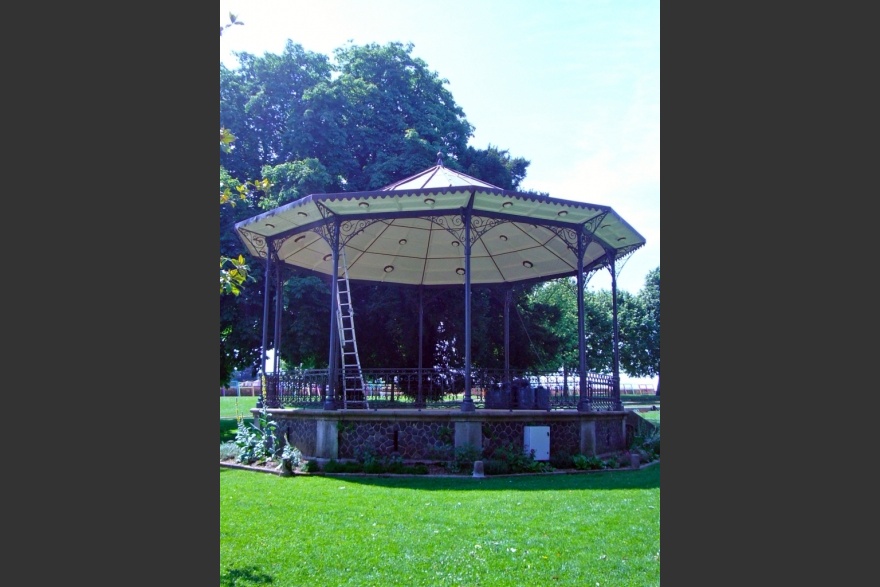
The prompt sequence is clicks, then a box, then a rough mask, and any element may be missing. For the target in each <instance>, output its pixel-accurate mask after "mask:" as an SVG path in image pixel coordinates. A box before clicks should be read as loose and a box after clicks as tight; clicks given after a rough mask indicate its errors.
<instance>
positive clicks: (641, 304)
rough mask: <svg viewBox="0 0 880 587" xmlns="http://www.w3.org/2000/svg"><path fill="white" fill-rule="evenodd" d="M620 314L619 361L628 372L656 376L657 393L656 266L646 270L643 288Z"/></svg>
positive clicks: (658, 286) (657, 324)
mask: <svg viewBox="0 0 880 587" xmlns="http://www.w3.org/2000/svg"><path fill="white" fill-rule="evenodd" d="M623 317H624V320H623V322H622V326H621V328H622V329H623V330H625V332H626V343H625V344H623V345H622V347H621V351H620V363H621V365H623V366H625V368H626V371H627V373H629V374H631V375H635V376H637V377H654V376H656V377H657V395H660V267H657V268H656V269H652V270H651V271H649V272H648V274H647V276H646V277H645V285H644V287H642V289H641V290H639V293H638V295H637V296H635V298H634V300H633V303H632V304H631V306H628V307H627V311H626V312H624V313H623Z"/></svg>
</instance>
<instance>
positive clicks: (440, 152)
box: [437, 151, 443, 167]
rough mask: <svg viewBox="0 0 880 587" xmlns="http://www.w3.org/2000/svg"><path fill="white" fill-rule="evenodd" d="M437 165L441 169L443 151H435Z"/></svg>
mask: <svg viewBox="0 0 880 587" xmlns="http://www.w3.org/2000/svg"><path fill="white" fill-rule="evenodd" d="M437 165H439V166H440V167H443V151H437Z"/></svg>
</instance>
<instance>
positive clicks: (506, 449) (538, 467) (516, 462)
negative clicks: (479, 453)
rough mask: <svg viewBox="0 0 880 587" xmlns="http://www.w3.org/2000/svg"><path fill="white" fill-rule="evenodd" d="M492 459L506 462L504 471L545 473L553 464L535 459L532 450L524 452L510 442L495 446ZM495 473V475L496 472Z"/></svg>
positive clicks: (484, 468) (495, 466)
mask: <svg viewBox="0 0 880 587" xmlns="http://www.w3.org/2000/svg"><path fill="white" fill-rule="evenodd" d="M492 460H496V461H502V462H504V463H506V464H507V469H508V471H506V472H509V473H546V472H548V471H552V470H553V466H552V465H551V464H550V463H545V462H543V461H536V460H535V451H534V450H532V451H530V452H529V454H525V453H524V452H523V451H521V450H518V449H517V448H516V447H515V446H514V445H513V444H512V443H509V444H507V445H505V446H499V447H498V448H496V449H495V452H494V453H492ZM492 467H493V469H495V468H503V467H499V466H498V465H494V464H493V465H492ZM483 470H484V471H486V466H485V463H483ZM495 474H496V475H497V474H498V473H495Z"/></svg>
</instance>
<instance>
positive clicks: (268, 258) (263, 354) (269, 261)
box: [257, 240, 272, 408]
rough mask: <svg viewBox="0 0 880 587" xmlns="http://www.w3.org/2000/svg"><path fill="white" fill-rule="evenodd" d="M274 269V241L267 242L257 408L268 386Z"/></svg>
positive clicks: (261, 404)
mask: <svg viewBox="0 0 880 587" xmlns="http://www.w3.org/2000/svg"><path fill="white" fill-rule="evenodd" d="M271 269H272V241H269V240H267V241H266V277H265V279H264V280H263V340H262V343H261V344H262V349H261V353H260V377H261V379H262V381H260V384H261V385H260V397H258V398H257V407H258V408H262V407H263V390H264V388H265V386H266V384H265V381H266V345H267V344H268V340H269V275H270V273H271Z"/></svg>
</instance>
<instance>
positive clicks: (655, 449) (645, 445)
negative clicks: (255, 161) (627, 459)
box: [630, 428, 660, 463]
mask: <svg viewBox="0 0 880 587" xmlns="http://www.w3.org/2000/svg"><path fill="white" fill-rule="evenodd" d="M630 451H632V452H637V453H638V454H639V457H640V458H641V459H642V462H645V463H650V462H651V461H656V460H657V458H659V456H660V428H655V429H652V430H650V431H648V432H646V433H645V434H643V435H640V436H636V437H635V438H633V441H632V444H631V445H630Z"/></svg>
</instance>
